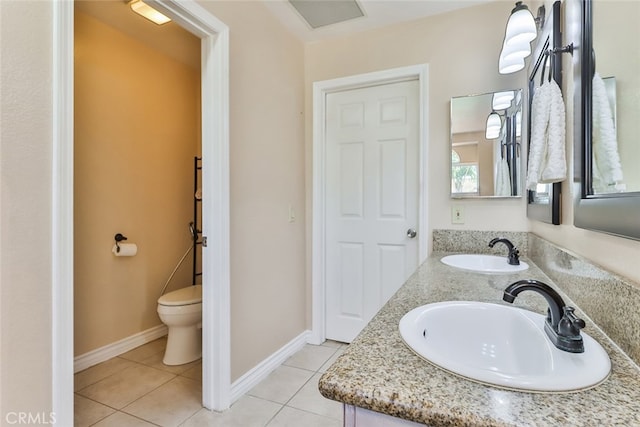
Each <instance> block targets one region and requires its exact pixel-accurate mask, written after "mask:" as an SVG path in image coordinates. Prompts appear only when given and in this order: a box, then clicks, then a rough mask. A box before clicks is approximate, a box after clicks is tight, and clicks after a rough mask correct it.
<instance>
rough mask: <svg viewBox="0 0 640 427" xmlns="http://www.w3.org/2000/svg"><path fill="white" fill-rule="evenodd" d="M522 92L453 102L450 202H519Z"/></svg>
mask: <svg viewBox="0 0 640 427" xmlns="http://www.w3.org/2000/svg"><path fill="white" fill-rule="evenodd" d="M521 123H522V91H521V90H520V89H517V90H507V91H500V92H495V93H486V94H482V95H472V96H460V97H454V98H451V168H450V172H451V174H450V176H451V180H450V190H451V197H452V198H478V197H521V195H522V190H521V188H520V187H521V183H520V175H521V174H520V172H521V171H520V139H521V135H520V134H521V127H522V126H521Z"/></svg>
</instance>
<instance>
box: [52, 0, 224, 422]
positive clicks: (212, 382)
mask: <svg viewBox="0 0 640 427" xmlns="http://www.w3.org/2000/svg"><path fill="white" fill-rule="evenodd" d="M147 2H148V3H150V4H151V5H152V6H153V7H155V8H157V9H158V10H160V11H162V12H163V13H165V14H167V15H168V16H170V17H171V18H173V19H174V20H175V21H176V22H177V23H179V24H180V25H181V26H182V27H183V28H185V29H187V30H188V31H190V32H192V33H194V34H195V35H197V36H198V37H200V38H201V40H202V42H201V97H202V101H201V102H202V113H201V114H202V129H201V131H202V156H203V158H204V159H211V161H210V162H207V164H206V165H205V164H204V163H203V166H204V167H203V170H202V181H203V185H202V190H203V203H202V209H203V224H202V227H203V234H205V235H207V236H208V241H209V244H208V247H207V248H203V285H204V286H203V295H202V299H203V316H202V326H203V329H202V331H203V332H202V335H203V337H202V338H203V348H202V360H203V363H202V401H203V406H204V407H205V408H207V409H212V410H224V409H227V408H228V407H229V405H230V400H231V380H230V375H231V369H230V366H231V355H230V347H231V346H230V329H231V328H230V324H231V320H230V318H231V317H230V250H229V238H230V236H229V219H230V215H229V210H230V200H229V168H230V166H229V28H228V27H227V26H226V25H225V24H224V23H223V22H222V21H220V20H219V19H218V18H216V17H215V16H213V15H212V14H211V13H210V12H209V11H207V10H206V9H204V8H203V7H202V6H200V5H199V4H198V3H196V2H195V1H194V0H148V1H147ZM52 18H53V28H52V42H53V54H52V74H53V79H52V86H53V92H52V104H53V105H52V109H53V120H52V121H53V123H52V139H53V143H52V171H51V174H52V190H51V193H52V199H51V200H52V206H51V212H52V213H51V217H52V220H51V221H52V222H51V230H52V231H51V241H52V245H51V266H52V271H51V273H52V290H51V292H52V294H51V299H52V302H51V315H52V331H51V332H52V333H51V337H52V341H51V349H52V350H51V368H52V378H51V384H52V387H51V392H52V410H53V413H54V414H55V415H56V420H57V423H60V425H73V417H74V411H73V392H74V390H73V382H74V381H73V359H74V356H73V309H74V307H73V253H74V252H73V251H74V248H73V240H74V235H73V233H74V226H73V222H74V220H73V203H74V201H73V185H74V183H73V162H74V160H73V126H74V117H73V84H74V73H73V55H74V25H73V23H74V4H73V1H71V0H59V1H55V2H53V4H52Z"/></svg>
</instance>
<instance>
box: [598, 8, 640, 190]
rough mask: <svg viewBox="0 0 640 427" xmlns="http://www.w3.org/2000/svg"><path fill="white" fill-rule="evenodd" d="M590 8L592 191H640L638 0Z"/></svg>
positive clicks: (639, 46) (639, 41) (639, 40)
mask: <svg viewBox="0 0 640 427" xmlns="http://www.w3.org/2000/svg"><path fill="white" fill-rule="evenodd" d="M593 9H594V13H593V15H592V16H593V52H594V58H595V73H594V75H593V79H592V82H591V83H592V99H593V102H592V109H593V111H592V117H593V124H592V179H593V180H592V182H591V184H592V190H593V192H592V193H591V194H603V193H624V192H633V191H640V168H638V166H637V165H638V161H639V160H640V144H638V135H640V120H638V118H639V117H640V97H639V93H640V26H639V25H638V21H637V20H638V19H639V18H640V3H639V2H635V1H634V2H620V1H615V2H612V1H603V0H594V1H593ZM625 22H626V23H627V24H626V25H625ZM618 106H619V111H618V112H617V113H616V110H617V109H618V108H617V107H618ZM616 114H617V115H618V117H616Z"/></svg>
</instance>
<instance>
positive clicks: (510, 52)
mask: <svg viewBox="0 0 640 427" xmlns="http://www.w3.org/2000/svg"><path fill="white" fill-rule="evenodd" d="M529 55H531V43H529V42H524V43H511V44H504V45H503V46H502V51H501V52H500V57H501V58H504V59H506V60H508V61H510V60H513V59H519V58H526V57H527V56H529Z"/></svg>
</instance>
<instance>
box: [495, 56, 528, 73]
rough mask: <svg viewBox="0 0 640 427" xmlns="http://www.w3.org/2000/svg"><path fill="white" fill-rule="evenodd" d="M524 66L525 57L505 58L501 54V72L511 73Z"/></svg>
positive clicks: (499, 68)
mask: <svg viewBox="0 0 640 427" xmlns="http://www.w3.org/2000/svg"><path fill="white" fill-rule="evenodd" d="M523 68H524V58H513V57H512V58H511V59H505V58H503V57H502V55H500V59H499V61H498V71H499V72H500V74H510V73H515V72H516V71H520V70H522V69H523Z"/></svg>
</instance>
